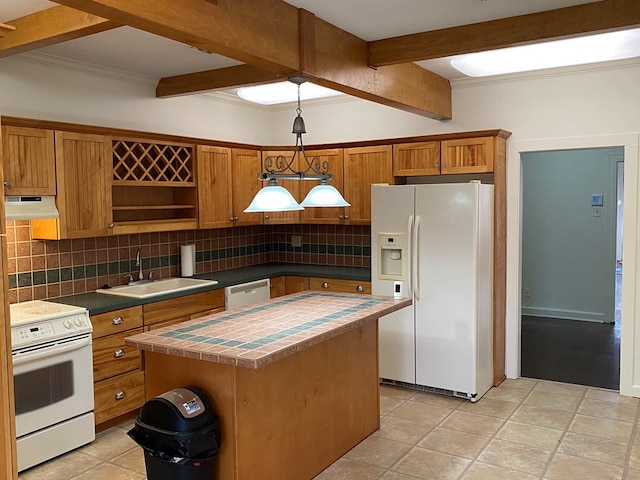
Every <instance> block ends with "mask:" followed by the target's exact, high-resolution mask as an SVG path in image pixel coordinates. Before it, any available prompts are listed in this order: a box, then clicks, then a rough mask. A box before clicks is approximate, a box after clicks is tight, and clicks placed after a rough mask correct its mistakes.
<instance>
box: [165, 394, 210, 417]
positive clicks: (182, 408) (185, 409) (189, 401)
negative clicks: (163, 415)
mask: <svg viewBox="0 0 640 480" xmlns="http://www.w3.org/2000/svg"><path fill="white" fill-rule="evenodd" d="M156 398H163V399H165V400H166V401H168V402H169V403H171V404H173V405H174V406H175V407H176V410H177V411H178V412H180V415H182V416H183V417H184V418H194V417H197V416H198V415H202V414H203V413H205V411H206V406H205V404H204V402H203V400H202V398H200V396H199V395H198V394H197V393H196V392H194V391H193V390H189V389H187V388H174V389H173V390H169V391H168V392H165V393H163V394H162V395H158V396H157V397H156Z"/></svg>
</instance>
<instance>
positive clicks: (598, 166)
mask: <svg viewBox="0 0 640 480" xmlns="http://www.w3.org/2000/svg"><path fill="white" fill-rule="evenodd" d="M623 155H624V152H623V148H622V147H616V148H594V149H586V150H562V151H553V152H530V153H524V154H522V176H523V184H522V185H523V193H522V195H523V199H522V289H523V290H522V292H521V294H522V313H523V314H524V315H535V316H542V317H555V318H563V319H570V320H587V321H599V322H613V321H614V320H615V227H616V162H618V161H621V160H622V159H623ZM592 195H603V200H604V202H603V205H602V207H594V206H592V204H591V201H592V198H591V197H592ZM597 209H599V210H600V211H599V216H596V215H597V214H598V212H597ZM527 289H528V290H527ZM527 291H528V292H529V296H527Z"/></svg>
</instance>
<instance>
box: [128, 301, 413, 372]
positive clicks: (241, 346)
mask: <svg viewBox="0 0 640 480" xmlns="http://www.w3.org/2000/svg"><path fill="white" fill-rule="evenodd" d="M410 304H411V299H408V298H404V299H401V300H394V299H393V298H392V297H382V296H374V295H359V294H347V293H329V292H315V291H305V292H300V293H295V294H292V295H286V296H284V297H277V298H274V299H272V300H268V301H266V302H263V303H260V304H255V305H251V306H247V307H242V308H238V309H234V310H229V311H226V312H222V313H217V314H213V315H208V316H205V317H201V318H198V319H195V320H189V321H186V322H182V323H180V324H177V325H172V326H169V327H164V328H160V329H157V330H152V331H149V332H145V333H140V334H137V335H134V336H131V337H127V338H126V339H125V344H127V345H129V346H133V347H136V348H138V349H140V350H146V351H151V352H157V353H164V354H168V355H173V356H179V357H188V358H193V359H197V360H204V361H209V362H215V363H224V364H230V365H235V366H239V367H246V368H253V369H256V368H260V367H262V366H265V365H268V364H270V363H273V362H275V361H277V360H279V359H281V358H284V357H286V356H289V355H292V354H294V353H296V352H298V351H300V350H303V349H305V348H308V347H310V346H312V345H315V344H317V343H319V342H322V341H324V340H328V339H330V338H333V337H336V336H338V335H340V334H342V333H345V332H347V331H349V330H352V329H355V328H358V327H359V326H361V325H364V324H366V323H368V322H370V321H373V320H376V319H378V318H379V317H381V316H384V315H387V314H388V313H391V312H394V311H396V310H399V309H401V308H403V307H406V306H408V305H410Z"/></svg>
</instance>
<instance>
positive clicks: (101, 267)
mask: <svg viewBox="0 0 640 480" xmlns="http://www.w3.org/2000/svg"><path fill="white" fill-rule="evenodd" d="M6 228H7V261H8V277H9V278H8V285H9V301H10V303H16V302H24V301H28V300H39V299H44V298H55V297H60V296H65V295H71V294H78V293H85V292H90V291H93V290H95V289H96V288H99V287H101V286H103V285H105V284H108V285H112V286H113V285H121V284H124V283H125V278H124V277H125V275H127V274H133V275H136V274H137V271H138V267H136V266H135V258H136V252H137V251H138V249H140V253H141V255H142V269H143V272H144V274H145V276H146V275H147V274H148V272H149V271H153V274H154V277H155V278H166V277H174V276H179V275H180V253H179V252H180V245H184V244H188V243H194V244H195V245H196V274H198V273H210V272H216V271H220V270H229V269H231V268H238V267H244V266H250V265H258V264H261V263H267V262H286V263H306V264H313V265H340V266H354V267H369V266H370V265H371V240H370V232H371V229H370V227H368V226H357V225H272V226H271V225H257V226H250V227H236V228H222V229H210V230H190V231H179V232H158V233H140V234H132V235H114V236H110V237H95V238H82V239H74V240H58V241H55V240H33V239H31V222H29V221H28V220H16V221H9V222H7V224H6ZM292 236H300V237H301V239H302V244H301V246H300V247H292V246H291V237H292Z"/></svg>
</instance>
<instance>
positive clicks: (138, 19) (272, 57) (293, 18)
mask: <svg viewBox="0 0 640 480" xmlns="http://www.w3.org/2000/svg"><path fill="white" fill-rule="evenodd" d="M56 1H57V2H58V3H61V4H64V5H67V6H69V7H72V8H78V9H82V10H83V11H87V12H89V13H91V14H93V15H98V16H100V17H103V18H107V19H109V20H111V21H113V22H117V23H120V24H123V25H129V26H131V27H134V28H138V29H140V30H144V31H147V32H150V33H154V34H156V35H160V36H163V37H166V38H170V39H172V40H175V41H178V42H182V43H186V44H188V45H191V46H194V47H197V48H200V49H202V50H206V51H209V52H213V53H217V54H219V55H224V56H226V57H230V58H233V59H235V60H238V61H241V62H243V63H246V64H249V65H252V66H253V67H255V68H256V69H257V70H254V71H253V75H254V77H253V80H251V79H250V78H249V79H248V78H246V77H245V78H244V80H243V81H244V82H246V81H249V82H250V83H253V82H258V83H265V82H264V72H261V70H266V71H268V72H271V73H273V74H277V76H285V75H289V74H290V73H291V72H296V71H300V72H302V73H304V74H306V75H308V76H309V77H311V78H313V79H314V80H315V83H318V84H319V85H322V86H326V87H329V88H332V89H334V90H337V91H341V92H344V93H348V94H350V95H353V96H355V97H359V98H363V99H366V100H370V101H373V102H377V103H381V104H383V105H388V106H392V107H394V108H398V109H402V110H405V111H408V112H412V113H416V114H419V115H423V116H427V117H430V118H434V119H448V118H451V87H450V85H449V82H448V80H446V79H444V78H442V77H440V76H438V75H436V74H434V73H431V72H428V71H426V70H424V69H422V68H420V67H418V66H416V65H402V66H392V67H385V68H381V69H377V70H375V69H372V68H370V67H369V66H368V61H369V55H368V44H367V42H366V41H364V40H362V39H360V38H358V37H356V36H354V35H351V34H350V33H348V32H345V31H344V30H341V29H339V28H337V27H335V26H333V25H331V24H328V23H326V22H323V21H321V20H319V19H316V17H315V16H314V15H313V14H311V13H310V12H306V11H304V10H300V11H299V10H298V9H297V8H295V7H293V6H291V5H289V4H287V3H285V2H283V1H281V0H261V1H260V2H259V5H260V8H256V2H255V0H233V1H225V2H222V1H220V2H219V3H218V5H213V4H211V3H209V2H208V1H207V0H156V1H154V5H153V8H149V2H148V1H146V0H56ZM222 70H223V71H222V72H219V76H218V75H216V73H215V71H210V72H202V73H201V74H199V75H198V74H195V75H196V76H195V77H191V79H195V80H196V84H194V87H193V90H192V91H203V90H204V89H206V88H205V83H206V82H210V84H211V85H212V86H213V88H221V85H224V84H225V83H227V84H228V83H229V81H230V78H231V76H232V75H233V74H234V72H236V74H237V72H241V73H243V74H248V73H251V72H248V71H246V70H245V71H243V70H241V69H235V70H228V69H222ZM230 74H231V76H230ZM238 75H239V74H238ZM239 76H240V75H239ZM223 77H226V78H223ZM165 80H166V81H165ZM184 80H185V78H184V77H183V78H182V80H181V81H180V82H181V87H180V88H181V89H182V90H181V91H180V92H178V91H177V90H172V91H173V92H174V93H171V90H168V89H167V90H162V89H161V90H162V91H163V92H164V93H163V95H170V94H179V93H188V92H187V91H186V90H188V87H186V86H185V83H184ZM176 82H177V80H176ZM170 83H174V82H173V81H170V80H168V79H163V80H161V83H160V84H159V85H158V87H161V86H162V87H165V86H167V84H170ZM161 84H164V85H161ZM238 85H241V84H238Z"/></svg>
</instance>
